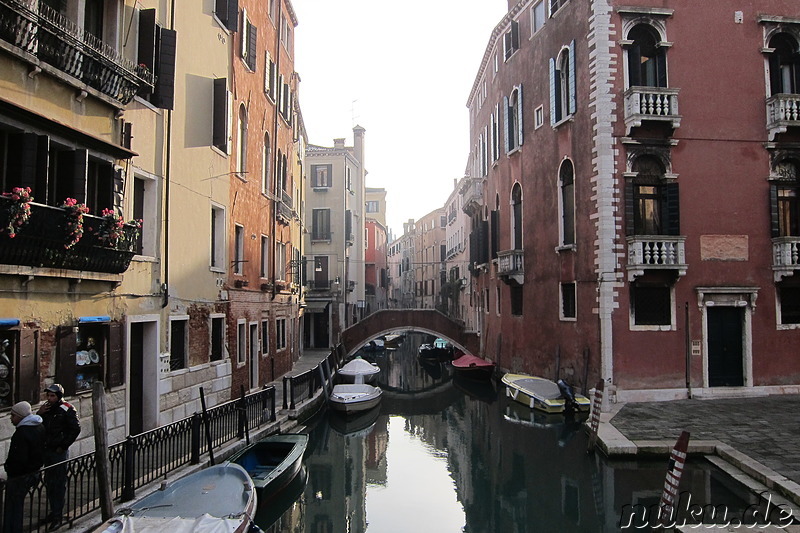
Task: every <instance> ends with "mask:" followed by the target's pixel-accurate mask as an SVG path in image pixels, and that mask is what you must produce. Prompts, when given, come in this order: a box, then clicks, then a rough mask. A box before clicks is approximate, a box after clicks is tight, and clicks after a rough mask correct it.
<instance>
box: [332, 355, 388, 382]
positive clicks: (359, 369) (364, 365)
mask: <svg viewBox="0 0 800 533" xmlns="http://www.w3.org/2000/svg"><path fill="white" fill-rule="evenodd" d="M380 371H381V369H380V368H379V367H378V365H376V364H374V363H370V362H369V361H367V360H365V359H362V358H361V357H356V358H355V359H353V360H352V361H350V362H349V363H347V364H346V365H344V366H342V368H340V369H339V370H338V374H339V375H340V376H342V377H343V378H344V379H346V380H347V381H348V382H350V383H369V382H371V381H373V380H374V379H375V376H377V375H378V373H379V372H380Z"/></svg>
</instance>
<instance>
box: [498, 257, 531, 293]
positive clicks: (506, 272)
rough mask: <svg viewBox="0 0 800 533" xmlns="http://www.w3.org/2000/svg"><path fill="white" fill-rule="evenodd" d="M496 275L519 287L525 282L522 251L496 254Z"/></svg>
mask: <svg viewBox="0 0 800 533" xmlns="http://www.w3.org/2000/svg"><path fill="white" fill-rule="evenodd" d="M497 275H498V276H500V277H503V278H506V280H513V281H515V282H517V283H519V284H520V285H522V284H523V283H524V282H525V257H524V254H523V251H522V250H504V251H502V252H497Z"/></svg>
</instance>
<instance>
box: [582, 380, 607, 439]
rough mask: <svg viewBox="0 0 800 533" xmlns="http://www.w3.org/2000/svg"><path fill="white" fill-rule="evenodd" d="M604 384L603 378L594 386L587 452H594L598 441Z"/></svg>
mask: <svg viewBox="0 0 800 533" xmlns="http://www.w3.org/2000/svg"><path fill="white" fill-rule="evenodd" d="M603 386H604V382H603V380H602V379H601V380H600V381H598V382H597V385H595V387H594V398H593V399H592V414H591V419H590V420H589V443H588V445H587V447H586V453H591V452H594V447H595V444H596V443H597V431H598V429H599V428H600V411H601V410H602V408H603Z"/></svg>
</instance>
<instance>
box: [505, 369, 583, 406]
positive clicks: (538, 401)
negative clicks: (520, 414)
mask: <svg viewBox="0 0 800 533" xmlns="http://www.w3.org/2000/svg"><path fill="white" fill-rule="evenodd" d="M502 381H503V384H505V386H506V396H508V397H509V398H511V399H513V400H515V401H517V402H519V403H521V404H523V405H527V406H528V407H530V408H531V409H539V410H540V411H544V412H546V413H562V412H564V409H569V408H571V409H575V410H578V411H588V410H589V407H590V406H591V403H590V402H589V399H588V398H587V397H586V396H583V395H581V394H575V393H572V392H571V389H570V391H569V392H568V393H565V391H562V388H561V387H559V385H558V384H557V383H555V382H553V381H550V380H549V379H544V378H540V377H536V376H529V375H527V374H506V375H504V376H503V379H502ZM570 395H571V396H572V397H573V399H569V400H568V398H569V397H570Z"/></svg>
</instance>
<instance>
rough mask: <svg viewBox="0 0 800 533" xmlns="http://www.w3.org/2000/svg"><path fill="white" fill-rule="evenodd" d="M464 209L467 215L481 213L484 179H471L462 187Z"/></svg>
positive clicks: (465, 181)
mask: <svg viewBox="0 0 800 533" xmlns="http://www.w3.org/2000/svg"><path fill="white" fill-rule="evenodd" d="M461 196H462V197H463V201H464V203H463V207H462V209H463V210H464V212H465V213H467V214H468V215H470V216H472V215H473V214H475V213H477V212H479V211H480V209H481V207H482V206H483V178H469V179H466V180H464V184H463V185H462V186H461Z"/></svg>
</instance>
